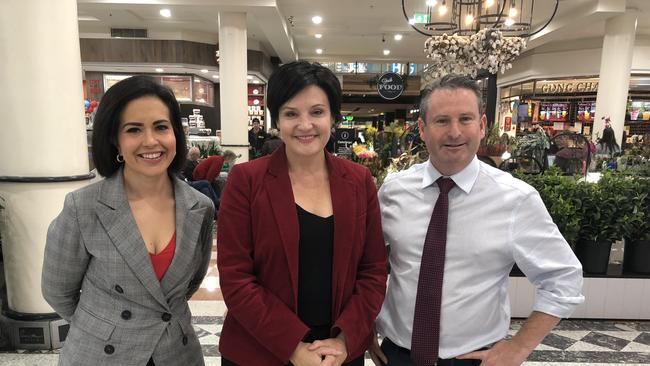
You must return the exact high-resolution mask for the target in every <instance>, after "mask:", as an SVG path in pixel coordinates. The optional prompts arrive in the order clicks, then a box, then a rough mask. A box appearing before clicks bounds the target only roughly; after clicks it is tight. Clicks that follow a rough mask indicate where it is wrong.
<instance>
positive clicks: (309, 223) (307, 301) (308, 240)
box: [296, 205, 334, 331]
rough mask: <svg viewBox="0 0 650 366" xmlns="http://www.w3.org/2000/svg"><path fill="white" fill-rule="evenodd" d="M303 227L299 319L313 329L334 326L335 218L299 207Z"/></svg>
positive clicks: (300, 225) (299, 217) (299, 218)
mask: <svg viewBox="0 0 650 366" xmlns="http://www.w3.org/2000/svg"><path fill="white" fill-rule="evenodd" d="M296 207H297V210H298V224H299V227H300V243H299V265H298V269H299V272H298V317H299V318H300V320H302V321H303V322H304V323H305V324H306V325H307V326H309V327H310V328H312V331H314V330H316V329H315V328H323V327H324V328H326V329H327V328H329V326H330V325H331V323H332V261H333V253H334V216H330V217H320V216H318V215H314V214H312V213H310V212H308V211H305V210H304V209H303V208H302V207H300V206H298V205H296Z"/></svg>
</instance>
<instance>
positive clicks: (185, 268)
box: [160, 178, 206, 296]
mask: <svg viewBox="0 0 650 366" xmlns="http://www.w3.org/2000/svg"><path fill="white" fill-rule="evenodd" d="M192 189H194V188H192V187H190V186H189V185H188V184H187V183H185V182H182V181H181V180H179V179H176V178H174V197H175V201H176V252H175V253H174V259H173V260H172V263H171V265H170V266H169V268H168V269H167V272H165V276H164V277H163V278H162V281H160V285H161V287H162V291H163V294H165V295H167V296H169V294H170V292H171V291H172V290H173V289H174V287H175V286H178V285H179V284H183V283H186V281H185V280H187V279H188V277H189V276H190V274H191V273H193V272H194V271H195V270H196V268H194V266H196V265H198V264H197V263H192V259H193V258H194V254H195V253H196V246H197V244H198V238H199V234H200V232H201V226H202V225H203V219H204V215H205V210H206V208H205V207H199V201H198V199H197V198H196V196H195V195H194V194H193V192H192V191H191V190H192ZM181 290H182V291H186V290H187V288H183V289H181Z"/></svg>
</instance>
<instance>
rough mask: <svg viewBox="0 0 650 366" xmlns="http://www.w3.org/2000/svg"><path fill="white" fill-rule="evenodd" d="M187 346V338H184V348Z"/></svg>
mask: <svg viewBox="0 0 650 366" xmlns="http://www.w3.org/2000/svg"><path fill="white" fill-rule="evenodd" d="M186 345H187V336H183V346H186Z"/></svg>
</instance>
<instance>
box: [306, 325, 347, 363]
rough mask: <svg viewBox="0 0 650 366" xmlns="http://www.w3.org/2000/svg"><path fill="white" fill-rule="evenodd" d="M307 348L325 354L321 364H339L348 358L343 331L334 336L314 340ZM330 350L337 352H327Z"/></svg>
mask: <svg viewBox="0 0 650 366" xmlns="http://www.w3.org/2000/svg"><path fill="white" fill-rule="evenodd" d="M309 349H310V350H313V351H316V352H320V353H321V354H322V355H323V356H325V359H324V360H323V362H322V363H321V366H341V365H342V364H343V362H345V359H347V358H348V349H347V347H346V345H345V337H344V336H343V333H340V334H339V335H338V336H337V337H336V338H328V339H323V340H320V341H316V342H314V343H312V344H311V346H309ZM330 350H333V351H336V352H337V353H338V354H335V353H334V352H329V351H330ZM325 352H327V353H325Z"/></svg>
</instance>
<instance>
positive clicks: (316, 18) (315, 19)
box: [311, 15, 323, 24]
mask: <svg viewBox="0 0 650 366" xmlns="http://www.w3.org/2000/svg"><path fill="white" fill-rule="evenodd" d="M311 21H312V23H314V24H320V23H322V22H323V17H321V16H320V15H316V16H313V17H312V18H311Z"/></svg>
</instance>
